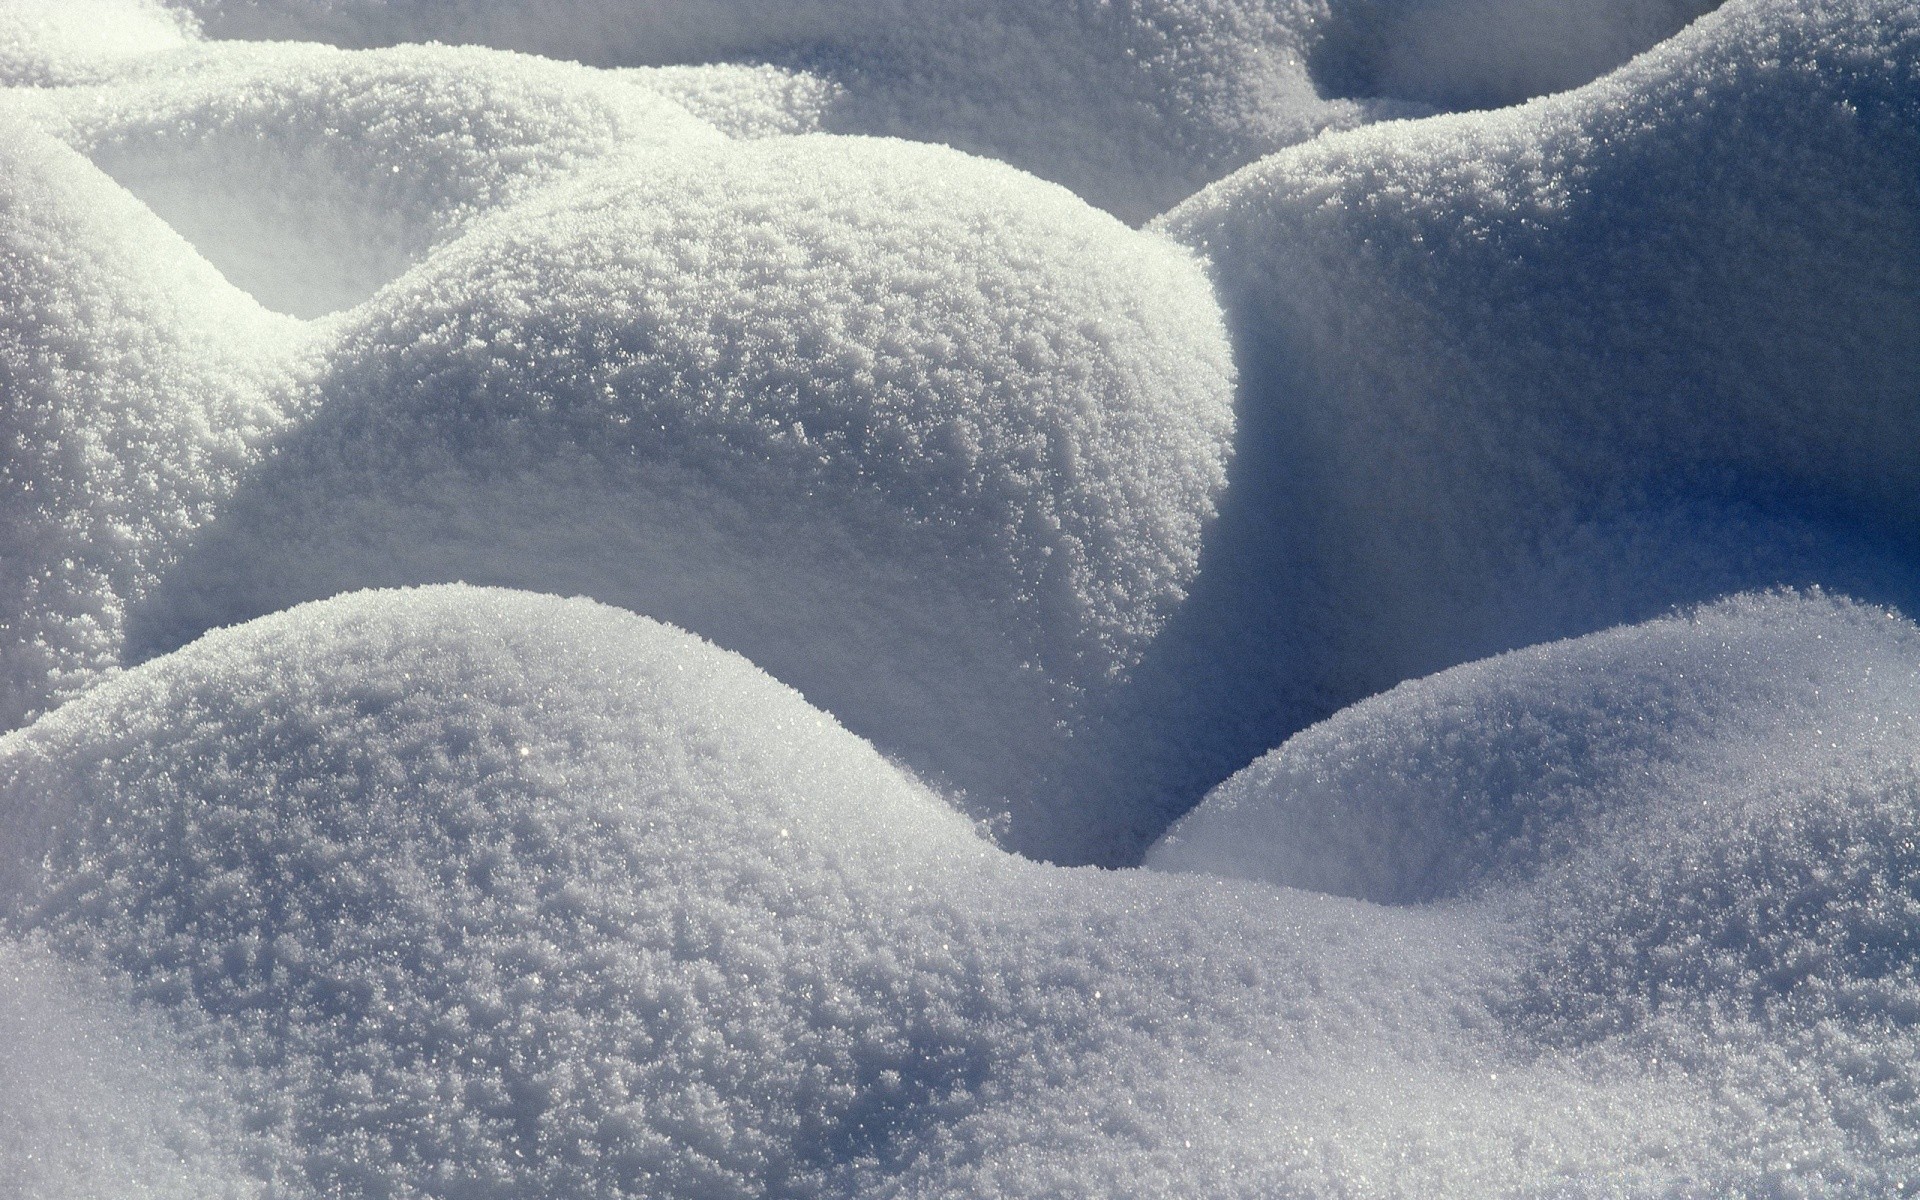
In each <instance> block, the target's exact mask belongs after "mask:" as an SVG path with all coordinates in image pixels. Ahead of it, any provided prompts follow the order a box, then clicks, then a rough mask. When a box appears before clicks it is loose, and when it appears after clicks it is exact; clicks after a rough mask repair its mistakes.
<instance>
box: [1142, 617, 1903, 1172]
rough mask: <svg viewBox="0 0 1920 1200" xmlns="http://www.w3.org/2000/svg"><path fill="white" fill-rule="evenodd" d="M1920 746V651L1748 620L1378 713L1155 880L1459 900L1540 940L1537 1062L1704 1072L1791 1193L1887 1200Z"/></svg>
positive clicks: (1183, 841) (1899, 1141) (1660, 634)
mask: <svg viewBox="0 0 1920 1200" xmlns="http://www.w3.org/2000/svg"><path fill="white" fill-rule="evenodd" d="M1916 734H1920V628H1916V627H1915V626H1914V625H1913V624H1912V623H1911V622H1909V621H1907V620H1905V619H1904V618H1900V617H1897V616H1895V615H1893V614H1891V613H1889V612H1887V611H1885V610H1882V609H1876V608H1870V607H1864V606H1860V605H1855V604H1851V603H1846V602H1839V601H1832V600H1828V599H1825V598H1823V597H1819V596H1789V595H1772V596H1764V597H1744V598H1739V599H1735V600H1732V601H1728V602H1726V603H1723V604H1720V605H1715V606H1713V607H1710V608H1706V609H1703V610H1701V611H1698V612H1695V613H1692V614H1690V615H1687V616H1681V617H1670V618H1666V619H1663V620H1659V621H1654V622H1650V623H1648V624H1644V625H1639V626H1634V627H1630V628H1623V629H1616V630H1610V631H1608V632H1606V633H1602V634H1595V635H1592V636H1589V637H1585V638H1581V639H1578V640H1575V641H1570V642H1562V643H1558V644H1555V645H1550V646H1543V647H1537V648H1533V649H1529V650H1524V651H1519V652H1516V653H1513V654H1509V655H1504V656H1502V657H1500V658H1496V659H1493V660H1490V661H1487V662H1482V663H1474V664H1472V665H1469V666H1465V667H1459V668H1456V669H1454V670H1451V671H1448V672H1446V673H1444V674H1441V675H1438V676H1435V677H1433V678H1431V679H1425V680H1420V681H1417V682H1414V683H1409V684H1404V685H1402V686H1400V687H1398V688H1395V689H1394V690H1392V691H1390V692H1388V693H1386V694H1384V695H1382V696H1379V697H1376V698H1374V699H1371V700H1368V701H1366V702H1365V703H1362V704H1360V705H1356V706H1355V707H1354V708H1352V709H1349V710H1347V711H1345V712H1342V713H1341V714H1339V715H1338V716H1336V717H1334V718H1333V719H1332V720H1329V721H1327V722H1325V723H1324V724H1322V725H1319V726H1316V727H1314V728H1312V729H1309V730H1307V731H1306V732H1304V733H1301V734H1299V735H1298V736H1296V737H1295V738H1293V739H1292V740H1291V741H1289V742H1288V743H1287V744H1286V745H1284V746H1282V747H1281V748H1280V749H1279V750H1278V751H1276V752H1274V753H1273V754H1272V755H1269V756H1268V757H1267V758H1265V759H1263V760H1261V761H1260V762H1258V763H1256V764H1254V765H1253V766H1252V767H1250V768H1248V769H1247V770H1246V771H1244V772H1242V773H1241V774H1240V775H1238V776H1236V777H1235V778H1233V779H1232V780H1230V781H1228V782H1227V783H1226V784H1224V785H1223V786H1222V787H1221V788H1220V789H1218V790H1217V791H1216V792H1215V793H1213V794H1212V795H1211V796H1209V797H1208V798H1207V800H1206V801H1205V802H1204V803H1203V804H1202V805H1201V806H1200V808H1198V809H1197V810H1195V811H1194V812H1193V813H1192V814H1190V815H1189V816H1188V817H1187V818H1185V819H1184V820H1183V821H1182V822H1180V823H1179V824H1178V825H1176V826H1175V827H1174V829H1173V830H1172V831H1170V832H1169V834H1168V835H1167V837H1166V838H1165V839H1164V840H1163V841H1161V842H1160V843H1159V844H1157V845H1156V846H1155V847H1154V848H1153V850H1152V851H1151V852H1150V853H1149V855H1148V859H1147V861H1148V864H1149V865H1150V866H1154V867H1159V868H1163V869H1168V870H1176V871H1190V872H1191V871H1198V872H1212V873H1219V874H1226V875H1238V876H1243V877H1248V878H1254V879H1263V880H1267V881H1271V882H1275V883H1282V884H1290V885H1293V886H1300V887H1312V888H1325V889H1330V890H1335V891H1340V892H1345V893H1347V894H1351V895H1356V896H1363V897H1367V898H1370V899H1374V900H1379V901H1383V902H1387V903H1392V904H1413V903H1415V902H1418V901H1423V900H1429V899H1443V898H1453V902H1452V903H1451V904H1449V905H1446V906H1443V909H1451V910H1453V911H1456V912H1459V913H1462V914H1467V913H1475V912H1478V913H1483V914H1486V915H1488V916H1489V917H1491V918H1492V919H1494V920H1496V921H1497V922H1499V923H1500V924H1501V925H1503V926H1504V927H1505V929H1506V930H1507V932H1508V935H1509V936H1511V937H1512V938H1513V945H1514V946H1515V948H1516V949H1517V952H1518V954H1517V958H1516V960H1515V962H1514V963H1513V965H1512V967H1511V970H1512V975H1511V976H1510V977H1509V979H1508V981H1507V982H1503V983H1499V984H1496V985H1494V989H1493V990H1494V991H1495V993H1496V998H1495V999H1494V1001H1493V1003H1492V1009H1493V1011H1494V1013H1496V1014H1497V1020H1498V1021H1499V1022H1500V1024H1501V1025H1503V1026H1504V1027H1505V1028H1507V1029H1509V1030H1511V1031H1512V1033H1513V1034H1514V1036H1515V1037H1516V1038H1518V1039H1521V1040H1522V1041H1524V1042H1530V1043H1532V1044H1534V1045H1535V1046H1538V1047H1540V1048H1541V1049H1542V1050H1544V1051H1546V1052H1548V1053H1549V1054H1557V1055H1566V1056H1568V1059H1569V1060H1570V1061H1578V1062H1581V1063H1584V1064H1585V1067H1584V1069H1586V1070H1589V1071H1593V1072H1596V1073H1599V1074H1607V1073H1610V1072H1617V1071H1623V1070H1636V1071H1641V1070H1652V1071H1654V1072H1656V1073H1658V1072H1663V1071H1664V1072H1669V1073H1678V1074H1682V1075H1684V1076H1686V1077H1688V1078H1691V1079H1692V1080H1694V1081H1695V1082H1696V1083H1697V1085H1698V1086H1700V1087H1702V1088H1705V1089H1708V1090H1710V1091H1711V1092H1712V1093H1713V1094H1714V1096H1715V1100H1714V1101H1713V1107H1714V1108H1715V1109H1716V1110H1719V1106H1721V1105H1725V1106H1727V1110H1726V1111H1730V1112H1735V1113H1744V1114H1746V1116H1745V1117H1743V1118H1741V1119H1742V1120H1743V1121H1744V1122H1745V1124H1746V1128H1745V1129H1744V1131H1743V1132H1741V1133H1739V1134H1737V1135H1735V1136H1734V1137H1733V1138H1732V1139H1731V1140H1730V1141H1729V1142H1727V1143H1725V1144H1724V1147H1723V1149H1724V1150H1725V1151H1727V1152H1731V1150H1732V1147H1734V1146H1737V1145H1744V1146H1745V1147H1747V1148H1748V1149H1749V1150H1751V1151H1754V1152H1757V1153H1758V1154H1759V1155H1760V1156H1761V1158H1762V1159H1763V1160H1764V1161H1765V1162H1766V1163H1767V1166H1766V1167H1765V1173H1766V1175H1767V1176H1769V1177H1771V1178H1773V1179H1775V1180H1776V1181H1777V1182H1781V1183H1785V1182H1787V1181H1790V1182H1791V1183H1792V1185H1793V1186H1794V1187H1796V1188H1808V1189H1814V1188H1816V1187H1829V1188H1837V1189H1838V1193H1839V1194H1858V1195H1885V1194H1891V1193H1895V1192H1898V1191H1899V1190H1900V1189H1901V1188H1902V1187H1905V1186H1907V1185H1908V1184H1909V1183H1910V1182H1911V1181H1912V1180H1913V1179H1914V1177H1915V1176H1914V1171H1915V1163H1916V1162H1920V1143H1916V1139H1915V1136H1914V1133H1913V1130H1914V1129H1915V1125H1914V1118H1915V1116H1916V1110H1915V1105H1914V1099H1913V1098H1914V1096H1915V1095H1916V1094H1920V905H1916V899H1915V898H1916V896H1920V851H1917V850H1916V847H1920V770H1916V767H1915V764H1914V760H1913V753H1912V747H1913V744H1914V739H1915V737H1916ZM1731 1157H1737V1154H1731V1155H1730V1158H1731ZM1757 1186H1758V1185H1757V1183H1755V1182H1751V1181H1750V1182H1748V1183H1746V1184H1743V1185H1739V1186H1734V1185H1731V1184H1729V1185H1726V1189H1725V1190H1729V1191H1732V1192H1741V1193H1744V1192H1748V1191H1750V1190H1751V1189H1753V1188H1754V1187H1757ZM1769 1186H1772V1185H1769ZM1713 1190H1719V1188H1718V1187H1716V1189H1713Z"/></svg>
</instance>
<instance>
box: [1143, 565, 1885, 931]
mask: <svg viewBox="0 0 1920 1200" xmlns="http://www.w3.org/2000/svg"><path fill="white" fill-rule="evenodd" d="M1915 715H1920V634H1917V631H1916V630H1915V629H1914V628H1913V626H1912V625H1911V624H1910V623H1908V622H1907V621H1905V620H1900V619H1896V618H1894V617H1892V616H1891V614H1889V613H1887V612H1885V611H1883V610H1880V609H1874V608H1867V607H1862V606H1858V605H1853V604H1850V603H1846V602H1842V601H1832V600H1827V599H1824V598H1822V597H1818V596H1809V597H1795V596H1788V595H1780V596H1772V597H1752V598H1743V599H1737V600H1733V601H1729V602H1727V603H1725V604H1721V605H1716V606H1713V607H1709V608H1705V609H1701V610H1699V611H1697V612H1694V613H1691V614H1689V615H1686V616H1675V617H1669V618H1665V619H1662V620H1658V621H1653V622H1650V623H1647V624H1644V625H1635V626H1629V627H1625V628H1620V629H1613V630H1608V631H1606V632H1604V633H1596V634H1590V635H1588V636H1587V637H1583V638H1579V639H1575V640H1573V641H1566V642H1556V643H1553V644H1550V645H1546V646H1537V647H1532V648H1529V649H1526V650H1518V651H1514V652H1513V653H1510V654H1505V655H1501V656H1500V657H1498V658H1492V659H1487V660H1484V661H1481V662H1475V663H1470V664H1468V665H1466V666H1461V667H1455V668H1454V669H1452V670H1450V671H1446V672H1443V673H1441V674H1439V675H1435V676H1432V677H1430V678H1426V679H1420V680H1415V681H1413V682H1410V683H1403V684H1401V685H1400V686H1399V687H1396V688H1394V689H1393V690H1391V691H1389V692H1385V693H1383V694H1381V695H1379V696H1375V697H1373V698H1371V699H1368V700H1365V701H1362V702H1361V703H1359V704H1356V705H1354V706H1353V707H1351V708H1347V709H1344V710H1342V711H1341V712H1340V713H1339V714H1337V715H1336V716H1334V717H1333V718H1331V719H1329V720H1327V721H1324V722H1322V723H1321V724H1319V725H1316V726H1314V727H1312V728H1310V729H1308V730H1305V731H1303V732H1301V733H1299V734H1297V735H1295V736H1294V737H1293V738H1291V739H1289V740H1288V741H1287V743H1286V744H1285V745H1284V746H1282V747H1281V748H1280V749H1278V750H1276V751H1274V752H1273V753H1272V754H1270V755H1268V756H1266V757H1265V758H1262V759H1261V760H1260V761H1258V762H1256V763H1255V764H1253V765H1252V766H1250V767H1248V768H1247V769H1246V770H1244V771H1242V772H1240V773H1239V774H1238V775H1235V776H1234V777H1233V778H1232V779H1230V780H1228V781H1227V782H1226V783H1225V784H1222V785H1221V786H1220V788H1218V789H1217V790H1216V791H1214V792H1213V793H1212V794H1210V795H1209V796H1208V797H1207V799H1206V800H1205V801H1204V802H1203V803H1202V804H1201V805H1200V807H1199V808H1197V809H1195V810H1194V811H1193V812H1192V813H1190V814H1188V815H1187V816H1186V817H1185V818H1183V819H1182V820H1181V821H1180V822H1179V823H1178V824H1177V825H1175V826H1174V827H1173V829H1171V830H1169V831H1168V833H1167V835H1166V837H1165V838H1163V839H1162V840H1161V841H1160V842H1159V843H1157V844H1156V845H1155V846H1154V848H1153V850H1152V851H1151V852H1150V853H1149V855H1148V858H1147V863H1148V865H1150V866H1153V867H1157V868H1160V869H1165V870H1201V871H1211V872H1216V873H1220V874H1227V875H1235V876H1240V877H1243V878H1249V879H1265V880H1268V881H1270V882H1273V883H1278V884H1284V885H1288V886H1292V887H1305V888H1312V889H1315V890H1318V891H1329V892H1335V893H1338V894H1341V895H1348V896H1358V897H1363V898H1365V899H1369V900H1374V901H1377V902H1380V903H1386V904H1406V903H1413V902H1418V901H1423V900H1433V899H1439V898H1445V897H1450V896H1457V895H1460V894H1462V893H1463V892H1471V891H1478V890H1484V889H1486V888H1488V887H1492V886H1496V885H1498V886H1509V885H1512V884H1513V883H1515V882H1516V881H1522V880H1530V879H1534V878H1537V877H1538V876H1539V875H1540V873H1541V872H1542V871H1543V870H1545V869H1546V868H1547V867H1549V866H1551V865H1554V864H1557V863H1560V862H1562V861H1563V860H1565V859H1566V858H1567V857H1568V856H1569V855H1570V854H1572V853H1573V852H1574V850H1575V848H1576V847H1580V846H1585V845H1588V844H1594V843H1597V842H1598V841H1600V840H1603V839H1599V838H1598V837H1597V828H1598V826H1599V825H1600V824H1602V823H1605V822H1614V823H1616V824H1617V823H1618V822H1622V821H1626V820H1629V817H1628V816H1627V815H1625V814H1627V813H1629V812H1631V813H1635V814H1639V816H1637V817H1634V818H1632V819H1636V820H1644V819H1646V814H1647V813H1649V812H1652V811H1654V810H1657V809H1659V808H1660V807H1661V806H1662V805H1663V804H1666V803H1668V802H1669V801H1671V802H1672V804H1673V805H1674V806H1675V807H1678V808H1681V809H1683V810H1684V811H1685V814H1686V815H1685V816H1684V818H1683V819H1685V820H1693V819H1695V818H1696V817H1697V815H1698V814H1697V812H1696V811H1694V807H1695V806H1694V804H1692V803H1683V800H1685V799H1686V797H1685V791H1686V789H1687V788H1691V787H1695V786H1698V785H1699V784H1700V782H1701V781H1702V780H1703V779H1714V780H1717V783H1716V784H1715V790H1717V791H1725V790H1732V789H1736V782H1735V781H1736V780H1739V779H1746V778H1749V777H1757V776H1764V775H1769V774H1771V775H1773V776H1774V777H1776V778H1777V779H1780V780H1786V779H1791V778H1794V777H1796V776H1797V774H1798V772H1797V771H1796V770H1794V769H1793V767H1794V764H1795V761H1796V758H1795V756H1796V755H1797V754H1802V753H1805V752H1807V751H1806V747H1807V746H1808V745H1810V744H1811V743H1812V742H1813V741H1814V740H1819V741H1820V744H1821V750H1820V751H1819V753H1820V754H1822V755H1824V754H1826V753H1827V752H1828V751H1832V752H1833V757H1834V758H1835V759H1837V760H1842V761H1851V760H1852V759H1853V758H1855V757H1857V756H1860V755H1862V754H1865V753H1867V750H1866V749H1865V747H1867V746H1868V745H1883V746H1891V745H1893V744H1895V740H1897V739H1898V738H1899V737H1901V736H1904V735H1906V733H1908V732H1909V726H1908V722H1909V721H1910V720H1911V719H1912V718H1913V717H1914V716H1915ZM1889 739H1893V740H1889ZM1843 746H1844V750H1842V749H1841V748H1842V747H1843ZM1783 786H1785V785H1784V784H1783Z"/></svg>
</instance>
